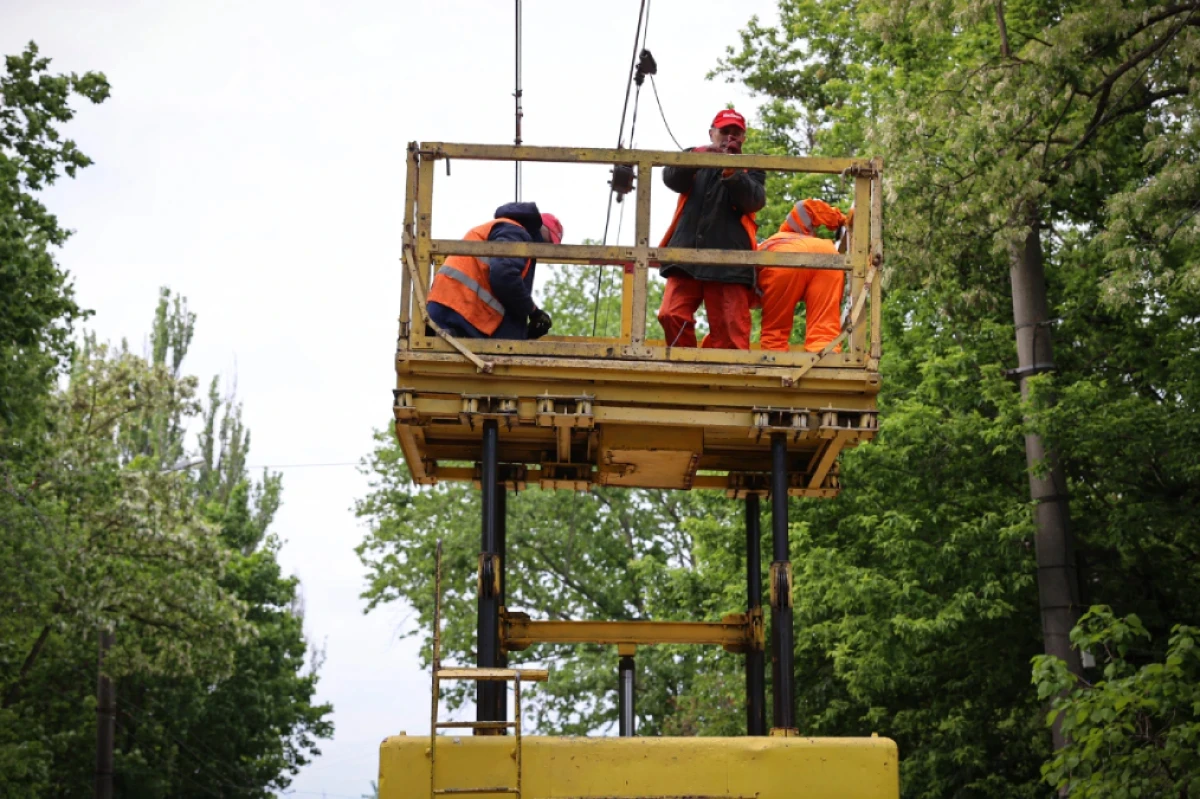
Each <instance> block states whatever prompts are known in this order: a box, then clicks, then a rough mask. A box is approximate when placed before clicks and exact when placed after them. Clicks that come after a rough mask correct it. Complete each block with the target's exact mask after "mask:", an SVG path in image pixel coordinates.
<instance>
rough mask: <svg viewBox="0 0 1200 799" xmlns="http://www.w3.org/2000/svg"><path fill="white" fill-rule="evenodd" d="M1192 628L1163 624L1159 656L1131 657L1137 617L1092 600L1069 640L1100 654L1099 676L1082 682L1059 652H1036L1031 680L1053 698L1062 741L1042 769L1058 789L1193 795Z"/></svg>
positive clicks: (1198, 654) (1196, 729)
mask: <svg viewBox="0 0 1200 799" xmlns="http://www.w3.org/2000/svg"><path fill="white" fill-rule="evenodd" d="M1197 635H1200V629H1197V628H1195V627H1186V626H1183V625H1178V626H1176V627H1175V628H1174V629H1172V630H1171V636H1170V640H1169V642H1168V644H1167V650H1166V654H1165V657H1164V658H1163V660H1162V661H1157V660H1153V661H1151V662H1143V663H1141V664H1140V665H1139V663H1138V661H1142V660H1144V659H1145V657H1144V654H1143V656H1142V657H1135V656H1134V653H1135V652H1136V650H1138V649H1141V648H1143V647H1145V646H1146V645H1148V644H1150V642H1151V635H1150V633H1149V631H1147V630H1146V628H1145V627H1144V626H1143V625H1142V622H1141V619H1139V618H1138V617H1137V616H1136V615H1133V614H1130V615H1129V616H1126V617H1125V618H1123V619H1120V618H1117V617H1115V616H1114V615H1113V614H1112V610H1111V609H1110V608H1108V607H1106V606H1103V605H1100V606H1096V607H1094V608H1092V610H1091V611H1090V612H1088V613H1087V614H1086V615H1084V617H1083V618H1082V619H1080V622H1079V626H1078V627H1076V628H1075V630H1074V631H1073V634H1072V636H1071V640H1072V641H1074V642H1075V644H1076V645H1077V646H1079V648H1080V649H1082V650H1083V651H1086V652H1089V653H1094V654H1096V655H1100V656H1101V659H1102V660H1101V662H1102V664H1103V679H1102V680H1099V681H1097V682H1095V683H1087V682H1081V681H1080V680H1079V679H1078V678H1076V677H1075V676H1074V675H1073V674H1071V673H1070V672H1068V671H1067V669H1066V668H1065V667H1064V664H1063V663H1062V661H1061V660H1058V659H1057V658H1051V657H1039V658H1037V659H1036V660H1035V665H1034V682H1035V683H1036V684H1037V686H1038V693H1039V695H1040V696H1042V697H1043V698H1051V697H1054V703H1053V709H1052V710H1051V714H1050V715H1051V717H1052V718H1057V717H1061V718H1062V728H1063V732H1064V734H1066V736H1067V738H1068V741H1069V744H1068V745H1067V747H1066V748H1064V749H1063V750H1061V751H1059V752H1056V753H1055V755H1054V758H1053V759H1052V760H1051V761H1050V762H1049V763H1047V764H1046V766H1045V767H1044V768H1043V773H1044V774H1045V776H1046V779H1047V780H1048V781H1049V782H1050V783H1051V784H1053V785H1054V786H1055V787H1057V788H1058V789H1059V790H1060V792H1066V794H1067V795H1069V796H1077V797H1080V798H1081V799H1100V797H1105V799H1107V797H1115V796H1129V797H1132V796H1196V795H1197V794H1200V650H1197V648H1196V638H1197Z"/></svg>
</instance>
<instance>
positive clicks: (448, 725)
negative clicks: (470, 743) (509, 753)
mask: <svg viewBox="0 0 1200 799" xmlns="http://www.w3.org/2000/svg"><path fill="white" fill-rule="evenodd" d="M433 726H434V727H437V728H438V729H439V730H449V729H464V730H503V729H505V728H507V727H516V726H517V723H516V722H515V721H439V722H438V723H437V724H434V725H433Z"/></svg>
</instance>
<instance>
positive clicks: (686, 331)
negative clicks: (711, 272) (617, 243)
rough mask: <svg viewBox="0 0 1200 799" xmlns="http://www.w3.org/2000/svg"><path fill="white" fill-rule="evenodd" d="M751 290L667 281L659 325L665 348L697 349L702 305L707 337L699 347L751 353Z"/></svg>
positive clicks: (671, 278) (703, 282)
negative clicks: (665, 338) (697, 316)
mask: <svg viewBox="0 0 1200 799" xmlns="http://www.w3.org/2000/svg"><path fill="white" fill-rule="evenodd" d="M752 293H753V289H751V288H750V287H749V286H746V285H743V284H741V283H718V282H716V281H713V280H696V279H695V278H694V277H690V276H688V275H680V274H674V275H669V276H668V277H667V289H666V291H665V292H664V293H663V301H662V307H661V308H659V309H658V321H659V323H661V324H662V327H663V332H664V333H665V334H666V336H667V346H668V347H695V346H696V309H697V308H699V307H700V303H702V302H703V303H704V310H705V311H707V312H708V329H709V332H708V335H707V336H705V337H704V344H703V345H702V346H704V347H706V348H709V349H719V350H748V349H750V295H751V294H752Z"/></svg>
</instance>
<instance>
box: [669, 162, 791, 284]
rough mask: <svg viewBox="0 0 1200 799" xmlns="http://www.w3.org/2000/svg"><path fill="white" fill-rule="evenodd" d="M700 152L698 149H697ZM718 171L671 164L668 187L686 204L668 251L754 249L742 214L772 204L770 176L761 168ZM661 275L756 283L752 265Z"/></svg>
mask: <svg viewBox="0 0 1200 799" xmlns="http://www.w3.org/2000/svg"><path fill="white" fill-rule="evenodd" d="M693 149H695V148H693ZM721 171H722V170H720V169H717V168H716V167H712V168H704V169H690V168H687V167H674V166H669V167H667V168H666V169H664V170H663V183H666V184H667V188H669V189H671V190H672V191H677V192H679V193H680V194H683V193H685V192H687V194H688V198H687V202H686V203H685V204H684V206H683V211H682V213H681V214H680V215H679V220H678V222H677V223H676V225H675V233H674V234H673V235H672V236H671V240H670V241H669V242H667V246H668V247H692V248H695V249H700V250H713V249H720V250H753V249H754V244H753V243H752V242H751V241H750V237H749V235H748V234H747V233H746V228H744V227H743V226H742V216H743V215H744V214H752V213H755V212H756V211H759V210H760V209H762V207H763V206H764V205H766V204H767V190H766V187H765V184H766V181H767V173H766V172H764V171H763V170H761V169H751V170H745V171H741V170H739V171H737V172H734V173H733V174H732V175H731V176H729V177H728V178H722V177H721ZM662 274H663V275H664V276H668V277H669V276H670V275H672V274H685V275H689V276H691V277H694V278H696V279H697V280H714V281H717V282H721V283H742V284H745V285H748V286H753V285H754V268H753V267H744V268H743V267H728V266H705V265H700V264H668V265H665V266H663V267H662Z"/></svg>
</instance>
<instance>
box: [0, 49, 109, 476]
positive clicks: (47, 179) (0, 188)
mask: <svg viewBox="0 0 1200 799" xmlns="http://www.w3.org/2000/svg"><path fill="white" fill-rule="evenodd" d="M49 66H50V59H48V58H45V57H43V56H41V55H39V53H38V48H37V45H35V44H33V43H32V42H31V43H30V44H29V45H28V47H26V48H25V51H24V52H22V53H21V54H20V55H15V56H6V57H5V59H4V67H5V69H4V72H3V74H0V452H2V453H3V454H4V455H5V457H13V455H12V454H11V453H14V452H19V451H21V449H22V448H23V447H29V446H31V445H32V443H33V442H32V436H31V435H30V434H29V430H28V428H29V427H30V426H33V427H34V428H36V427H37V426H38V424H39V422H40V420H41V419H42V414H41V406H40V402H41V399H42V398H44V396H45V394H46V392H47V391H48V390H49V388H50V382H51V380H52V378H53V373H54V371H55V369H56V368H57V367H58V366H59V365H60V364H61V362H62V359H63V357H64V356H65V355H66V353H67V352H68V351H69V349H70V336H71V325H72V323H73V322H74V321H76V320H77V319H79V318H80V317H81V316H82V315H83V311H82V310H81V309H80V308H79V306H78V305H77V304H76V303H75V299H74V294H73V291H72V288H71V284H70V282H69V279H68V276H67V274H66V273H65V272H63V271H62V270H61V269H60V268H59V267H58V265H57V264H56V263H55V261H54V256H53V250H54V248H56V247H61V246H62V244H63V243H64V242H65V241H66V240H67V237H68V235H69V231H67V230H66V229H64V228H63V227H61V226H60V225H59V223H58V219H57V218H56V217H55V216H54V215H53V214H51V213H50V212H49V210H47V209H46V207H45V205H43V204H42V202H41V201H40V200H39V199H38V197H37V192H38V191H39V190H40V189H42V188H44V187H45V186H48V185H50V184H52V183H54V182H55V180H57V179H58V178H59V177H60V176H61V175H62V174H66V175H67V176H68V177H75V175H76V172H77V171H78V170H79V169H80V168H82V167H86V166H87V165H88V164H90V163H91V160H90V159H89V158H88V157H87V156H86V155H84V154H83V153H82V152H81V151H80V150H79V148H78V147H77V146H76V144H75V142H74V141H72V140H70V139H64V138H63V137H62V134H61V132H60V130H59V128H60V126H61V125H64V124H65V123H67V122H69V121H70V120H71V118H72V117H74V115H75V112H74V110H73V109H72V108H71V106H70V100H71V97H72V95H78V96H81V97H83V98H85V99H87V100H89V101H91V102H93V103H101V102H103V101H104V100H105V99H107V98H108V92H109V87H108V82H107V81H106V80H105V78H104V75H103V74H100V73H96V72H88V73H86V74H84V75H76V74H74V73H72V74H70V75H54V74H51V73H50V72H49Z"/></svg>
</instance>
